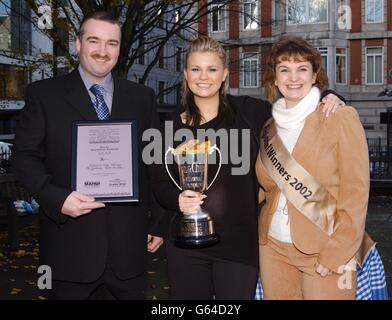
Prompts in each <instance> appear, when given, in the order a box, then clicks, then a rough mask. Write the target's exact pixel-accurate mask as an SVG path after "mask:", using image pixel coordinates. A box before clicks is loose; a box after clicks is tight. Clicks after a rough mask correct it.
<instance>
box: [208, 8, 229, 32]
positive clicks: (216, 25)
mask: <svg viewBox="0 0 392 320" xmlns="http://www.w3.org/2000/svg"><path fill="white" fill-rule="evenodd" d="M210 10H211V31H212V32H224V31H226V8H225V5H224V4H212V5H211V9H210Z"/></svg>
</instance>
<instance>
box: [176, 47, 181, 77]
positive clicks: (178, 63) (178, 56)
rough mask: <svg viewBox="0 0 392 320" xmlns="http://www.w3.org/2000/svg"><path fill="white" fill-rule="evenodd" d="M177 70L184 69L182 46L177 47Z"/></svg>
mask: <svg viewBox="0 0 392 320" xmlns="http://www.w3.org/2000/svg"><path fill="white" fill-rule="evenodd" d="M176 71H177V72H181V71H182V48H181V47H177V48H176Z"/></svg>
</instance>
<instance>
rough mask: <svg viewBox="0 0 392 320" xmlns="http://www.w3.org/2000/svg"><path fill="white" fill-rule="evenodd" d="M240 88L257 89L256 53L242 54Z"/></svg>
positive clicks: (257, 62) (257, 61) (257, 58)
mask: <svg viewBox="0 0 392 320" xmlns="http://www.w3.org/2000/svg"><path fill="white" fill-rule="evenodd" d="M242 87H243V88H257V87H259V55H258V53H257V52H252V53H250V52H249V53H243V54H242Z"/></svg>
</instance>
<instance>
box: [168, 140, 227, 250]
mask: <svg viewBox="0 0 392 320" xmlns="http://www.w3.org/2000/svg"><path fill="white" fill-rule="evenodd" d="M214 150H216V151H217V152H218V153H219V155H220V150H219V149H218V148H217V147H216V145H214V146H213V147H211V146H210V144H209V142H208V141H205V142H202V143H200V142H199V141H198V140H197V139H196V140H190V141H188V142H186V143H184V144H181V145H180V146H178V147H177V148H176V149H173V148H170V147H169V149H168V150H167V152H166V155H165V165H166V170H167V172H168V174H169V176H170V178H171V179H172V180H173V182H174V183H175V185H176V186H177V187H178V188H179V189H180V190H192V191H196V192H200V193H203V192H204V191H206V190H208V189H209V188H210V187H211V185H212V183H214V181H215V179H216V177H217V176H218V173H219V171H220V167H221V157H219V167H218V170H217V173H216V174H215V177H214V179H213V180H212V182H211V183H210V184H209V185H208V182H207V177H208V155H209V154H211V153H212V152H214ZM169 152H171V153H172V154H173V155H174V158H175V161H176V163H177V165H178V173H179V177H180V185H178V184H177V182H176V181H175V180H174V178H173V177H172V175H171V173H170V171H169V169H168V166H167V162H166V157H167V154H168V153H169ZM171 228H172V231H171V234H172V237H173V240H174V245H175V246H177V247H181V248H200V247H206V246H210V245H213V244H215V243H217V242H219V236H218V234H217V233H216V232H215V229H214V222H213V220H212V218H211V216H210V214H209V213H208V212H206V211H205V210H203V209H202V208H201V207H200V206H199V208H198V209H197V211H196V213H194V214H187V215H185V214H179V215H177V216H176V217H175V219H174V221H173V223H172V226H171Z"/></svg>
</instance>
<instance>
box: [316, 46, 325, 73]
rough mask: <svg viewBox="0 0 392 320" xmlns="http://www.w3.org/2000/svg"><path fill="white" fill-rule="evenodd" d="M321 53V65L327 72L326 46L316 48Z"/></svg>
mask: <svg viewBox="0 0 392 320" xmlns="http://www.w3.org/2000/svg"><path fill="white" fill-rule="evenodd" d="M317 49H318V51H319V52H320V55H321V66H322V67H323V69H324V70H325V72H328V48H317Z"/></svg>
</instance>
